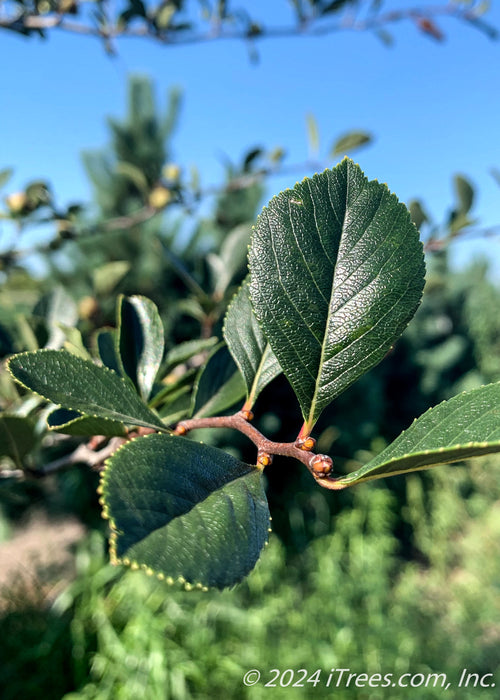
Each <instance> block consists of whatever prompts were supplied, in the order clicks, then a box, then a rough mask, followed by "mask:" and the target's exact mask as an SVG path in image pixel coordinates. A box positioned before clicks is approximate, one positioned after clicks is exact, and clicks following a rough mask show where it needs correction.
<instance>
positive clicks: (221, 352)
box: [193, 345, 246, 418]
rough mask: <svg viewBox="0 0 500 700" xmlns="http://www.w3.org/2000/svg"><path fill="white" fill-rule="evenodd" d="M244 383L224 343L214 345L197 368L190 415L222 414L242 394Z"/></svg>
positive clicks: (198, 416) (195, 416) (242, 395)
mask: <svg viewBox="0 0 500 700" xmlns="http://www.w3.org/2000/svg"><path fill="white" fill-rule="evenodd" d="M245 393H246V391H245V383H244V381H243V377H242V376H241V374H240V372H239V370H238V368H237V367H236V365H235V364H234V362H233V358H232V357H231V355H230V353H229V350H228V349H227V347H226V346H225V345H221V346H219V347H218V348H216V349H215V350H214V351H213V352H212V354H211V355H210V357H209V358H208V361H207V364H206V365H205V367H204V368H203V369H202V370H201V371H200V375H199V377H198V380H197V383H196V387H195V390H194V395H193V417H194V418H206V417H208V416H215V415H217V414H221V413H224V412H225V411H227V410H228V409H229V408H231V407H232V406H234V405H235V404H236V403H237V402H238V401H241V399H243V398H244V396H245Z"/></svg>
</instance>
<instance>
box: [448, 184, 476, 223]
mask: <svg viewBox="0 0 500 700" xmlns="http://www.w3.org/2000/svg"><path fill="white" fill-rule="evenodd" d="M453 184H454V186H455V193H456V195H457V200H458V213H459V214H463V215H465V214H467V213H468V212H469V211H470V209H471V208H472V205H473V204H474V188H473V187H472V185H471V184H470V182H469V180H467V179H466V178H465V177H464V176H463V175H455V177H454V178H453Z"/></svg>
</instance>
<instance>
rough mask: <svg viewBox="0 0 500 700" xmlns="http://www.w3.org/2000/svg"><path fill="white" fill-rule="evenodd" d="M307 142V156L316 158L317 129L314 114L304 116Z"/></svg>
mask: <svg viewBox="0 0 500 700" xmlns="http://www.w3.org/2000/svg"><path fill="white" fill-rule="evenodd" d="M306 122H307V140H308V143H309V155H310V156H311V157H312V156H316V155H317V154H318V151H319V129H318V122H317V121H316V117H315V116H314V114H311V113H308V114H306Z"/></svg>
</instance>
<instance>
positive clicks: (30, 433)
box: [0, 414, 36, 468]
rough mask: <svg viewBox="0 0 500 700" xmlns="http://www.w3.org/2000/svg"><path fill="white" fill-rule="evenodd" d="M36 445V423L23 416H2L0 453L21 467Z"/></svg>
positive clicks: (0, 418) (0, 420) (0, 421)
mask: <svg viewBox="0 0 500 700" xmlns="http://www.w3.org/2000/svg"><path fill="white" fill-rule="evenodd" d="M35 445H36V433H35V423H34V421H33V420H32V419H31V418H25V417H21V416H10V415H7V414H4V415H2V416H0V455H1V456H5V457H10V458H11V459H12V461H13V462H14V463H15V465H16V466H17V467H19V468H22V466H23V458H24V457H26V455H27V454H28V453H29V452H30V451H31V450H32V449H33V447H34V446H35Z"/></svg>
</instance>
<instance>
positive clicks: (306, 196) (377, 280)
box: [249, 158, 424, 430]
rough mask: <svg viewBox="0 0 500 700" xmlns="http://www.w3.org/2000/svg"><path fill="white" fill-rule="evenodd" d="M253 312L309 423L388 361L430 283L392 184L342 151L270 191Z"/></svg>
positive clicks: (259, 236)
mask: <svg viewBox="0 0 500 700" xmlns="http://www.w3.org/2000/svg"><path fill="white" fill-rule="evenodd" d="M249 267H250V273H251V284H250V294H251V298H252V303H253V307H254V310H255V314H256V316H257V319H258V320H259V322H260V324H261V326H262V329H263V331H264V333H265V335H266V336H267V339H268V341H269V343H270V345H271V348H272V349H273V351H274V353H275V355H276V357H277V358H278V361H279V363H280V365H281V367H282V368H283V371H284V372H285V374H286V376H287V378H288V380H289V381H290V383H291V385H292V387H293V389H294V391H295V393H296V395H297V398H298V400H299V403H300V407H301V409H302V413H303V416H304V419H305V421H306V423H305V429H306V430H311V429H312V426H313V425H314V423H315V422H316V421H317V419H318V417H319V415H320V413H321V411H322V410H323V409H324V408H325V407H326V406H327V405H328V404H329V403H330V402H331V401H332V400H333V399H334V398H335V397H336V396H338V395H339V394H340V393H341V392H342V391H344V390H345V389H346V388H347V387H348V386H350V385H351V384H352V383H353V382H354V381H356V379H358V378H359V377H361V376H362V375H363V374H364V373H365V372H367V371H368V370H369V369H370V368H371V367H373V366H374V365H376V364H377V363H378V362H380V360H382V359H383V357H384V356H385V354H386V353H387V352H388V351H389V350H390V348H391V346H392V344H393V343H394V341H395V340H396V339H397V338H398V337H399V335H400V334H401V333H402V331H403V330H404V328H405V327H406V325H407V324H408V322H409V320H410V319H411V317H412V316H413V314H414V313H415V310H416V308H417V306H418V304H419V302H420V297H421V295H422V289H423V285H424V258H423V252H422V244H421V243H420V241H419V238H418V232H417V229H416V228H415V226H414V224H413V223H412V222H411V220H410V215H409V213H408V210H407V209H406V207H405V206H404V205H403V204H401V203H400V202H399V201H398V199H397V198H396V196H395V195H394V194H391V193H390V192H389V190H388V188H387V186H386V185H381V184H379V183H378V182H377V181H375V180H374V181H371V182H369V181H368V180H367V179H366V178H365V177H364V175H363V173H362V171H361V169H360V167H359V166H358V165H355V164H354V163H353V162H352V161H351V160H349V159H348V158H345V159H344V160H343V161H342V162H341V163H340V164H339V165H338V166H337V167H336V168H334V169H333V170H326V171H325V172H324V173H322V174H321V175H315V176H314V177H313V178H311V179H309V178H306V179H305V180H303V181H302V182H301V183H297V184H296V185H295V187H294V188H293V190H285V191H284V192H281V193H280V194H279V195H278V196H277V197H274V198H273V199H272V200H271V201H270V203H269V204H268V206H267V207H265V208H264V210H263V212H262V214H261V215H260V216H259V218H258V220H257V224H256V227H255V230H254V234H253V237H252V245H251V248H250V256H249Z"/></svg>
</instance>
